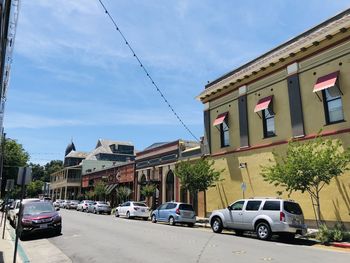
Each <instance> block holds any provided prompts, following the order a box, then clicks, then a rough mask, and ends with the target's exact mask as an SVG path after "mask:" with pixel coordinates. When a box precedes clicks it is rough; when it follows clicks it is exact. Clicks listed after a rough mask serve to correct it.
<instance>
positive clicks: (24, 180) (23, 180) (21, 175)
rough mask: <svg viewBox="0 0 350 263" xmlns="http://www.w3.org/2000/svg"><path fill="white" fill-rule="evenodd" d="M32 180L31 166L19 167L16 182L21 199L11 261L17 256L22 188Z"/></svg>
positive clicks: (14, 261) (14, 262) (14, 260)
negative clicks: (20, 187) (19, 188)
mask: <svg viewBox="0 0 350 263" xmlns="http://www.w3.org/2000/svg"><path fill="white" fill-rule="evenodd" d="M31 180H32V168H31V167H20V168H19V170H18V176H17V184H19V185H21V186H22V189H21V201H20V202H19V213H18V217H17V218H18V222H17V224H16V226H17V227H16V241H15V251H14V254H13V263H16V258H17V247H18V236H19V234H20V230H19V229H20V227H21V224H20V223H21V221H22V218H21V217H22V210H23V205H22V200H23V198H24V190H25V186H26V185H27V184H29V183H30V182H31Z"/></svg>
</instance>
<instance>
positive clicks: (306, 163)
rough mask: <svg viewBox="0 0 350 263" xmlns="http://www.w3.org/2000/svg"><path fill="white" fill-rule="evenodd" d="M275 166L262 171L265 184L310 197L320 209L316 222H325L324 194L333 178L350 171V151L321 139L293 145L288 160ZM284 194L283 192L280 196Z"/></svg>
mask: <svg viewBox="0 0 350 263" xmlns="http://www.w3.org/2000/svg"><path fill="white" fill-rule="evenodd" d="M274 155H275V157H276V159H277V160H278V159H281V161H280V162H276V163H274V164H273V165H271V166H263V167H262V172H261V174H262V176H263V177H264V180H265V181H267V182H269V183H271V184H273V185H274V186H276V187H278V186H281V187H283V188H285V190H286V191H287V192H288V193H289V195H290V194H291V193H292V192H293V191H300V192H302V193H304V192H307V193H309V195H310V197H311V200H312V203H313V204H315V205H316V213H315V214H316V221H317V222H318V223H319V222H320V221H321V205H320V192H321V190H322V189H323V187H324V186H325V185H328V184H329V183H330V181H331V180H332V178H334V177H337V176H340V175H341V174H343V173H344V172H345V171H346V170H348V164H349V162H350V149H346V150H343V147H342V143H341V141H340V140H329V139H324V138H322V137H320V136H317V137H316V138H315V139H314V140H310V141H308V142H304V143H301V142H290V143H289V144H288V148H287V152H286V156H284V157H280V156H278V155H277V154H276V153H274ZM277 193H278V194H281V193H282V192H281V191H279V192H277Z"/></svg>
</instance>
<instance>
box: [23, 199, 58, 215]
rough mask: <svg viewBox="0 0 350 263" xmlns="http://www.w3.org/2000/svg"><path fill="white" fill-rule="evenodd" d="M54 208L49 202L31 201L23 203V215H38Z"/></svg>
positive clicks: (52, 210)
mask: <svg viewBox="0 0 350 263" xmlns="http://www.w3.org/2000/svg"><path fill="white" fill-rule="evenodd" d="M54 211H55V208H54V207H53V206H52V204H51V203H49V202H33V203H28V204H25V205H24V209H23V214H24V215H38V214H44V213H51V212H54Z"/></svg>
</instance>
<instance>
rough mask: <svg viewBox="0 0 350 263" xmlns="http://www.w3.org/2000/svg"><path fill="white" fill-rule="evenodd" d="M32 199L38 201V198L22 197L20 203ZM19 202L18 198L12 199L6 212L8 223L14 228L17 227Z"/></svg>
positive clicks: (31, 200)
mask: <svg viewBox="0 0 350 263" xmlns="http://www.w3.org/2000/svg"><path fill="white" fill-rule="evenodd" d="M33 201H40V199H38V198H28V199H23V200H22V204H23V205H24V204H25V203H28V202H33ZM20 202H21V200H19V199H17V200H15V201H13V202H12V204H11V205H10V207H9V210H8V212H7V219H8V220H9V222H10V224H11V225H12V226H13V227H14V228H16V227H17V221H18V213H19V206H20Z"/></svg>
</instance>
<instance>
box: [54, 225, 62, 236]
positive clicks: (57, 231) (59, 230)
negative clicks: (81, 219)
mask: <svg viewBox="0 0 350 263" xmlns="http://www.w3.org/2000/svg"><path fill="white" fill-rule="evenodd" d="M61 232H62V227H59V228H56V229H55V235H56V236H59V235H61Z"/></svg>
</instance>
